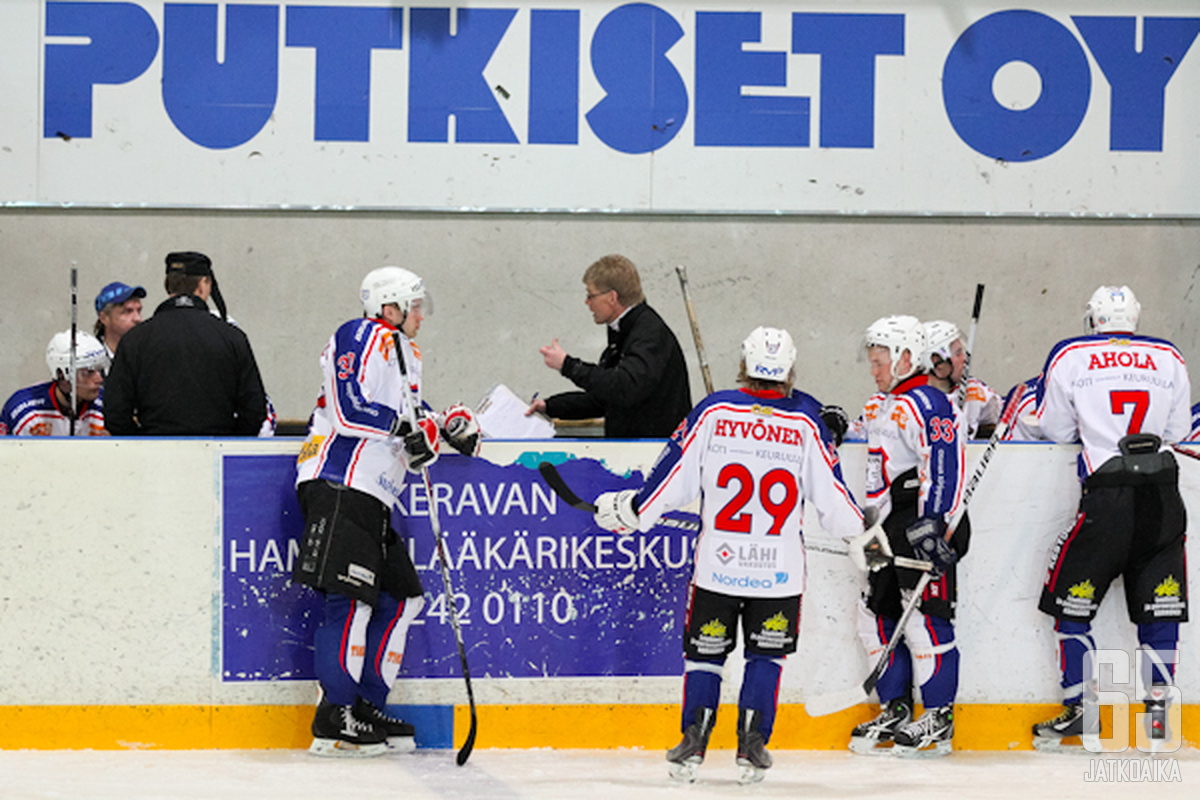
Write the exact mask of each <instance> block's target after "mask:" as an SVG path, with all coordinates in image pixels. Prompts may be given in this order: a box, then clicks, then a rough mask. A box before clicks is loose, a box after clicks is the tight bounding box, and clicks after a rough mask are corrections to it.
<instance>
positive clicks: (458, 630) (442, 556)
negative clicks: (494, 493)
mask: <svg viewBox="0 0 1200 800" xmlns="http://www.w3.org/2000/svg"><path fill="white" fill-rule="evenodd" d="M392 342H393V343H394V344H395V345H396V361H397V363H398V364H399V365H400V379H401V380H402V381H404V392H405V395H406V396H407V397H408V404H407V405H408V423H409V424H410V425H411V426H412V429H413V430H414V431H417V430H420V428H419V427H418V425H417V397H416V392H415V391H414V390H413V388H412V384H411V383H409V380H408V367H407V365H405V363H404V350H403V349H402V348H401V347H400V334H399V333H392ZM421 478H422V479H423V480H424V481H425V497H426V498H427V499H428V502H429V525H430V527H431V528H433V539H434V541H435V542H436V543H437V553H438V566H440V567H441V568H442V590H443V592H444V593H445V595H446V607H447V608H448V609H449V611H450V627H452V628H453V629H454V639H455V642H456V643H457V644H458V660H459V662H460V663H461V664H462V673H463V680H464V681H465V682H466V684H467V701H468V703H469V704H470V707H471V728H470V730H469V731H467V740H466V741H465V742H463V746H462V747H461V748H460V749H459V751H458V755H457V756H455V759H454V761H455V763H457V764H458V765H459V766H460V767H461V766H462V765H463V764H466V763H467V759H468V758H470V757H471V751H472V750H474V749H475V734H476V732H477V730H478V728H479V723H478V720H477V718H476V715H475V691H474V689H472V688H471V670H470V669H469V668H468V667H467V648H466V645H464V644H463V635H462V627H461V626H460V625H459V622H458V606H457V605H456V604H455V602H454V585H453V584H452V583H451V582H450V566H449V565H450V557H449V556H448V555H447V554H446V537H445V536H444V535H443V534H442V526H441V523H440V522H439V521H438V512H437V497H436V496H435V495H434V493H433V483H432V482H431V481H430V480H429V468H428V467H425V466H422V467H421Z"/></svg>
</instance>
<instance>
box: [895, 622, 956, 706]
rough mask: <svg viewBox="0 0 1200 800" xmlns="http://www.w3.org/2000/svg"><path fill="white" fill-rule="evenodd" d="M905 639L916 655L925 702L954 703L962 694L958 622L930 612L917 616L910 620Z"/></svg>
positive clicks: (918, 678)
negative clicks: (955, 631) (955, 638)
mask: <svg viewBox="0 0 1200 800" xmlns="http://www.w3.org/2000/svg"><path fill="white" fill-rule="evenodd" d="M905 639H906V640H907V641H908V643H909V645H908V646H909V649H910V650H911V651H912V654H913V656H914V658H913V662H914V667H913V671H914V673H915V677H916V681H917V683H919V684H920V685H921V701H922V702H923V703H924V704H925V708H926V709H929V708H941V707H942V706H948V705H951V704H953V703H954V697H955V695H957V694H958V647H957V646H956V645H955V643H954V623H952V622H950V620H948V619H943V618H942V617H935V616H931V615H928V614H922V615H920V616H914V617H913V618H912V619H911V620H909V622H908V626H907V629H906V630H905Z"/></svg>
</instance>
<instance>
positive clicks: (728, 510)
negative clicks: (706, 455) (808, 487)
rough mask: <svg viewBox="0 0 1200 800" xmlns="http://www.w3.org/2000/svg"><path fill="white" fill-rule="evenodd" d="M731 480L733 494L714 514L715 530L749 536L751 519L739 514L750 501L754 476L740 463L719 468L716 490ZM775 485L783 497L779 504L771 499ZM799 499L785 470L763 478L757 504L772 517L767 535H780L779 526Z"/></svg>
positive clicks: (794, 483) (793, 483)
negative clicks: (733, 487) (733, 486)
mask: <svg viewBox="0 0 1200 800" xmlns="http://www.w3.org/2000/svg"><path fill="white" fill-rule="evenodd" d="M734 481H736V482H737V484H738V489H737V493H736V494H735V495H734V496H733V498H732V499H731V500H730V501H729V502H728V503H726V504H725V507H724V508H722V509H721V510H720V511H718V512H717V517H716V520H715V527H716V529H717V530H719V531H726V532H728V533H750V528H751V523H752V522H753V517H752V515H751V514H749V513H743V512H742V509H743V508H745V506H746V504H747V503H749V502H750V498H752V497H754V475H752V474H751V472H750V470H749V469H747V468H746V466H745V465H744V464H737V463H733V464H726V465H725V466H723V467H721V471H720V472H719V473H717V487H718V488H721V489H724V488H725V487H726V486H729V484H730V483H733V482H734ZM776 486H782V487H783V497H782V498H781V499H780V500H779V501H776V500H775V499H774V498H773V497H772V496H771V494H772V490H774V489H775V487H776ZM776 494H778V492H776ZM799 498H800V490H799V489H798V488H796V478H795V476H793V475H792V473H790V472H788V471H787V470H786V469H779V468H776V469H773V470H771V471H770V472H768V473H767V474H766V475H763V478H762V482H761V483H760V484H759V485H758V502H759V503H760V504H761V505H762V507H763V510H764V511H766V512H767V513H768V514H770V515H771V518H772V523H771V529H770V530H769V531H767V535H768V536H778V535H779V534H780V533H782V532H783V523H784V522H785V521H786V520H787V518H788V515H789V514H791V513H792V510H793V509H795V508H796V501H797V500H799Z"/></svg>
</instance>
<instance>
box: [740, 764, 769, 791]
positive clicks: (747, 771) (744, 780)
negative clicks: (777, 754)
mask: <svg viewBox="0 0 1200 800" xmlns="http://www.w3.org/2000/svg"><path fill="white" fill-rule="evenodd" d="M766 774H767V771H766V770H765V769H760V768H759V767H756V766H754V765H753V764H750V763H749V762H746V763H742V762H741V761H739V762H738V779H737V782H738V783H740V784H742V785H743V786H745V785H746V784H748V783H758V782H759V781H761V780H762V779H763V777H764V776H765V775H766Z"/></svg>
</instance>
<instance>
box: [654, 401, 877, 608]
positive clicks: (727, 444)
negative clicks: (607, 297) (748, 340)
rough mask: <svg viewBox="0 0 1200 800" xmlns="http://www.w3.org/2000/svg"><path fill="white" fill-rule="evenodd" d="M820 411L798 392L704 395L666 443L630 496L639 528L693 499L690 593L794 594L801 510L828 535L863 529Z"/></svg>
mask: <svg viewBox="0 0 1200 800" xmlns="http://www.w3.org/2000/svg"><path fill="white" fill-rule="evenodd" d="M820 410H821V406H820V404H819V403H817V401H816V400H814V399H813V398H812V397H810V396H808V395H807V394H804V393H803V392H798V391H793V392H792V394H791V396H788V397H785V396H783V395H782V394H780V393H778V392H765V393H761V392H751V391H749V390H744V389H739V390H729V391H720V392H714V393H713V394H710V395H709V396H708V397H706V398H704V399H703V400H701V401H700V403H699V404H698V405H697V406H696V407H695V408H694V409H692V411H691V413H689V414H688V416H687V418H686V419H684V421H683V422H682V423H680V425H679V427H678V428H677V429H676V431H675V433H674V434H672V436H671V439H670V441H668V442H667V445H666V447H665V448H664V449H663V451H662V453H661V454H660V455H659V457H658V460H657V461H656V462H655V464H654V468H653V469H652V470H651V472H650V477H649V478H648V479H647V481H646V485H645V486H644V487H643V488H642V490H641V492H639V494H638V510H639V517H640V525H639V527H640V529H641V530H642V531H648V530H650V528H651V527H653V526H654V523H655V521H656V520H657V519H658V518H659V517H660V516H661V515H662V514H664V513H666V512H667V511H670V510H673V509H676V508H681V507H683V506H686V505H687V504H689V503H691V502H692V501H693V500H695V499H696V498H697V497H700V498H701V508H700V515H701V521H702V527H701V533H700V536H699V538H698V539H697V541H696V550H695V554H696V572H695V576H694V579H693V580H694V582H695V584H696V585H697V586H700V587H702V588H704V589H708V590H710V591H713V592H718V593H720V594H725V595H735V596H745V597H788V596H791V595H798V594H803V593H804V586H805V571H806V562H805V552H804V533H803V524H804V519H803V511H804V501H805V500H808V501H809V502H810V503H812V505H813V507H815V508H816V509H817V514H818V516H819V517H820V520H821V525H822V526H823V527H824V528H825V529H826V530H827V531H829V532H830V533H832V534H834V535H836V536H841V537H843V538H849V537H851V536H856V535H858V534H859V533H862V530H863V525H862V512H860V511H859V510H858V506H857V505H856V504H855V502H854V498H853V497H852V496H851V494H850V490H849V489H847V488H846V484H845V482H844V481H843V480H842V472H841V466H840V465H839V463H838V455H837V449H836V448H835V447H834V445H833V438H832V435H831V434H830V433H829V430H828V429H827V428H826V427H825V425H824V424H823V423H822V422H821V417H820Z"/></svg>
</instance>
